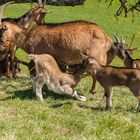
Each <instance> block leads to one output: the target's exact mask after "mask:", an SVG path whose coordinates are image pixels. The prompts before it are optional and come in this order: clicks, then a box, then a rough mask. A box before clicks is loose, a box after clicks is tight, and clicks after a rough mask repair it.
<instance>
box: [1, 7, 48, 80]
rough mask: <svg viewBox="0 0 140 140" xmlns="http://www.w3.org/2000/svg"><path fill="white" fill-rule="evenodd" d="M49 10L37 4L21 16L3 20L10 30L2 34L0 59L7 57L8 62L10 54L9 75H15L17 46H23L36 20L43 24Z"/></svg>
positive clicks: (3, 23)
mask: <svg viewBox="0 0 140 140" xmlns="http://www.w3.org/2000/svg"><path fill="white" fill-rule="evenodd" d="M6 5H7V4H6ZM3 7H4V6H3ZM2 11H3V9H2ZM47 12H48V11H46V10H45V9H44V8H43V7H40V6H37V7H34V8H32V9H31V10H30V11H29V12H27V13H26V14H24V15H23V16H21V17H20V18H17V19H11V18H6V19H3V20H2V25H5V26H6V27H7V28H8V30H7V31H5V32H4V33H3V35H2V43H1V44H0V54H2V55H0V60H2V59H4V58H6V59H7V63H8V55H10V65H7V66H8V68H7V76H8V77H15V75H14V73H13V72H14V61H13V60H14V57H15V53H16V50H17V46H19V47H21V46H22V44H23V43H24V41H25V39H26V34H27V32H28V29H30V28H31V26H32V25H33V23H34V22H36V23H37V24H42V23H43V22H44V16H45V14H46V13H47ZM10 67H11V70H10Z"/></svg>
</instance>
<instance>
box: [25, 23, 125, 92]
mask: <svg viewBox="0 0 140 140" xmlns="http://www.w3.org/2000/svg"><path fill="white" fill-rule="evenodd" d="M27 38H28V40H27V41H26V43H25V45H24V47H23V49H24V50H25V51H26V52H27V53H34V54H43V53H48V54H50V55H52V56H53V57H54V58H55V59H56V61H57V62H58V63H59V64H60V65H62V64H63V65H65V66H66V65H75V64H79V63H82V55H81V53H82V54H85V55H87V56H91V57H94V58H95V59H96V60H97V61H98V62H99V63H100V64H102V65H107V64H109V63H110V62H111V61H112V60H113V59H114V57H115V56H116V55H117V56H119V57H120V58H121V59H124V57H125V53H124V42H123V41H122V39H121V40H120V39H119V38H118V37H117V36H116V40H117V41H116V42H113V41H112V40H111V39H110V37H108V36H107V35H106V33H105V32H104V31H103V30H102V29H101V28H100V27H99V26H98V25H97V24H95V23H91V22H87V21H71V22H65V23H56V24H55V23H50V24H49V23H48V24H44V25H36V26H34V27H33V28H32V29H31V31H30V33H29V34H28V37H27ZM95 81H96V79H95V77H94V76H93V86H92V92H95V91H96V87H95Z"/></svg>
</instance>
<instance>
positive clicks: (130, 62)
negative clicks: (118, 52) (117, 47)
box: [124, 48, 140, 69]
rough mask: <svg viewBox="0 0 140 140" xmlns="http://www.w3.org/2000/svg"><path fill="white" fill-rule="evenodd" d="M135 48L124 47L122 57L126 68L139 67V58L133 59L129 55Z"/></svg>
mask: <svg viewBox="0 0 140 140" xmlns="http://www.w3.org/2000/svg"><path fill="white" fill-rule="evenodd" d="M136 49H137V48H134V49H126V50H125V55H126V56H125V59H124V65H125V67H127V68H138V69H140V59H133V58H132V57H131V55H132V53H133V51H134V50H136Z"/></svg>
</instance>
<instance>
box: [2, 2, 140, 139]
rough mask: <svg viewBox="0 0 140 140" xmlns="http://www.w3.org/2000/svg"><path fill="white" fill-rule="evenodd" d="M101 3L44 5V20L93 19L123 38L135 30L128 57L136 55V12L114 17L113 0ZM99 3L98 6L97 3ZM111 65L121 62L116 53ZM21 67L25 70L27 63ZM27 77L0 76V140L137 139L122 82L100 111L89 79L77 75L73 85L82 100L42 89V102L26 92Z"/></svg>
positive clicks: (14, 10)
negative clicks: (108, 106)
mask: <svg viewBox="0 0 140 140" xmlns="http://www.w3.org/2000/svg"><path fill="white" fill-rule="evenodd" d="M114 4H115V5H113V6H112V7H110V8H109V9H108V8H107V4H106V3H105V2H101V3H100V4H99V3H98V2H97V1H96V0H87V1H86V2H85V5H84V6H75V7H55V6H46V9H49V10H52V13H49V14H48V15H46V22H65V21H70V20H77V19H82V20H88V21H92V22H96V23H97V24H98V25H99V26H101V27H102V28H103V29H104V30H105V32H107V33H108V35H109V36H110V37H112V39H113V35H112V33H118V34H119V35H123V37H124V39H125V40H126V42H127V43H129V42H130V39H131V37H132V35H133V34H134V33H135V34H136V38H135V40H134V42H133V47H137V48H138V51H136V52H135V54H134V56H133V57H140V56H139V53H140V51H139V50H140V48H139V43H140V41H139V40H140V38H139V37H140V18H139V17H138V16H137V15H136V17H135V21H134V23H132V17H131V15H130V16H129V17H128V18H127V19H126V18H124V17H123V16H121V17H119V20H116V18H115V17H114V16H113V13H115V11H116V9H117V7H118V6H119V5H118V3H114ZM98 5H99V6H98ZM29 9H30V4H14V5H11V6H8V7H7V9H6V10H5V15H6V16H10V17H18V16H21V15H22V14H24V13H25V12H26V11H28V10H29ZM17 56H18V57H19V58H21V59H23V60H26V61H28V55H27V54H25V52H24V51H22V50H20V49H19V50H18V51H17ZM113 65H116V66H118V65H122V61H121V60H119V59H118V58H117V59H115V61H113ZM23 72H24V73H25V74H27V75H28V71H27V68H25V67H23ZM31 83H32V80H31V79H30V78H29V76H28V77H22V78H19V79H11V80H10V79H0V140H11V139H12V140H29V139H32V140H47V139H48V140H52V139H53V140H63V139H65V140H70V139H71V140H75V139H77V140H86V139H87V140H101V139H104V140H114V139H117V140H121V139H122V140H128V139H130V140H139V139H140V114H139V113H136V112H135V109H136V105H137V103H138V101H137V99H136V98H135V97H134V96H133V95H132V93H130V91H129V90H128V89H127V88H125V87H121V88H120V87H119V88H118V87H117V88H115V89H114V95H113V105H114V109H113V110H112V111H105V101H103V102H101V99H102V96H103V88H102V87H101V86H100V85H99V84H98V89H97V94H96V95H92V94H91V93H89V90H90V88H91V84H92V79H91V78H90V77H87V78H85V79H83V80H82V81H81V82H80V83H79V85H78V87H77V90H78V92H79V94H82V95H84V96H86V97H87V101H86V102H80V101H77V100H74V99H72V98H70V97H69V96H66V95H57V94H54V93H52V92H48V91H46V94H45V96H44V98H45V102H44V103H43V104H42V103H40V102H39V101H37V100H36V98H35V94H34V93H33V92H32V84H31Z"/></svg>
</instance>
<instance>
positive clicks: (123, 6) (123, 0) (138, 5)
mask: <svg viewBox="0 0 140 140" xmlns="http://www.w3.org/2000/svg"><path fill="white" fill-rule="evenodd" d="M106 1H110V3H109V6H111V5H112V4H113V1H114V0H106ZM118 1H119V3H120V7H119V8H118V10H117V11H116V13H115V16H120V15H121V14H122V13H123V12H124V15H125V17H127V15H128V14H129V13H130V12H132V13H133V14H134V11H137V12H140V0H137V1H135V2H134V3H133V4H131V3H130V0H118Z"/></svg>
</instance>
